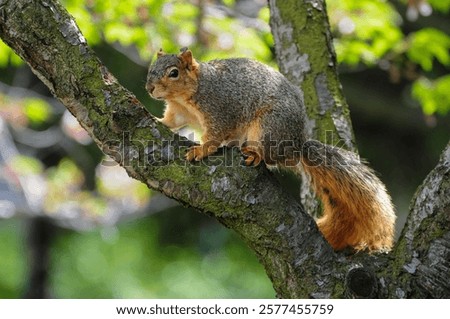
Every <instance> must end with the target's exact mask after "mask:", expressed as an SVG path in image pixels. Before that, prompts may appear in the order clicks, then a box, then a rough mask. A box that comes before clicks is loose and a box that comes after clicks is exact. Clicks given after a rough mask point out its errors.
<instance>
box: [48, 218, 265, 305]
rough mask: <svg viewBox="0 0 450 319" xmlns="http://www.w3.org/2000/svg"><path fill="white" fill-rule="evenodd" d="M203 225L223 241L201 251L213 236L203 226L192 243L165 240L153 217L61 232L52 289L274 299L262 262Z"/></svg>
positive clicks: (76, 294) (65, 293) (66, 293)
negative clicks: (89, 230)
mask: <svg viewBox="0 0 450 319" xmlns="http://www.w3.org/2000/svg"><path fill="white" fill-rule="evenodd" d="M167 213H168V214H171V215H174V214H173V213H171V212H167ZM192 213H194V214H196V213H195V212H191V214H192ZM174 216H175V215H174ZM208 227H209V228H210V231H212V232H214V233H215V235H214V236H213V238H214V240H217V239H218V238H219V239H220V238H221V237H223V238H222V240H221V241H224V242H223V245H221V246H220V247H217V248H216V249H214V248H211V247H210V248H208V249H206V250H205V249H204V250H203V251H199V250H198V248H196V247H195V246H197V247H199V248H201V247H202V245H201V242H202V240H208V241H210V240H212V239H211V237H209V235H211V234H210V233H209V232H208V230H207V229H206V230H205V229H202V231H201V232H199V233H198V236H199V237H200V238H198V239H197V245H194V246H192V243H186V244H185V245H183V244H179V243H173V242H172V243H164V242H161V239H160V235H161V234H160V232H161V230H160V228H159V223H158V218H146V219H143V220H141V221H139V222H133V223H124V224H122V225H121V226H119V229H115V228H110V229H108V228H107V229H103V230H102V231H95V232H88V233H83V234H82V235H81V234H70V235H68V236H64V237H62V238H60V239H59V240H58V241H57V243H56V247H55V249H54V251H55V253H54V254H53V256H52V258H53V263H52V264H53V265H54V268H53V269H52V279H51V280H52V286H53V287H54V291H53V293H54V294H55V295H56V296H58V297H61V298H96V297H98V296H102V298H245V297H249V296H251V297H252V298H273V297H274V292H273V288H272V287H271V284H270V282H269V281H268V280H265V279H264V277H265V273H264V271H263V269H262V268H261V265H260V264H258V262H257V260H256V258H255V257H254V256H249V255H248V253H247V249H246V247H243V245H244V244H242V243H240V242H239V240H238V239H237V238H235V236H234V235H233V236H231V237H230V235H232V234H230V233H228V232H225V231H224V230H222V229H221V228H222V227H221V226H220V225H217V224H214V225H211V226H208ZM171 232H172V233H173V234H175V233H176V232H178V230H176V229H173V230H172V231H171ZM206 236H208V238H206ZM201 237H204V238H203V239H202V238H201Z"/></svg>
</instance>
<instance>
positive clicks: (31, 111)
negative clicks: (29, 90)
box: [24, 98, 51, 124]
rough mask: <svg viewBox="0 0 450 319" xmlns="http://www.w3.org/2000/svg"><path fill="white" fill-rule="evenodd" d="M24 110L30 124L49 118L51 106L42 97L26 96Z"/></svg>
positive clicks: (42, 121)
mask: <svg viewBox="0 0 450 319" xmlns="http://www.w3.org/2000/svg"><path fill="white" fill-rule="evenodd" d="M24 112H25V115H26V116H27V118H28V120H29V121H30V122H31V123H32V124H42V123H44V122H46V121H47V120H48V119H49V117H50V115H51V107H50V105H49V104H48V103H47V102H45V101H44V100H42V99H36V98H28V99H25V100H24Z"/></svg>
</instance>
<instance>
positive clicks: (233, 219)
mask: <svg viewBox="0 0 450 319" xmlns="http://www.w3.org/2000/svg"><path fill="white" fill-rule="evenodd" d="M297 2H301V3H302V5H305V6H306V7H304V8H306V10H300V11H297V12H296V15H298V18H299V19H300V20H305V21H308V19H309V17H310V16H309V14H310V13H311V12H315V11H314V10H318V11H319V12H321V13H320V15H318V16H315V15H313V17H314V20H318V24H319V25H322V24H324V25H325V26H324V28H325V29H324V30H325V31H326V30H328V25H327V24H326V12H325V11H324V10H325V7H324V4H323V3H322V2H321V1H315V0H304V1H297ZM303 2H304V3H303ZM274 3H275V1H272V2H271V4H272V8H273V4H274ZM317 5H322V7H319V8H317ZM320 8H322V9H320ZM319 9H320V10H319ZM293 12H295V11H293ZM279 15H280V17H282V16H283V15H282V11H281V10H280V13H279ZM324 19H325V20H324ZM274 21H275V20H273V21H272V27H273V25H274V23H276V22H274ZM316 23H317V21H316ZM293 30H294V31H293V32H297V31H295V28H294V27H293ZM318 30H319V29H318ZM318 30H316V31H314V30H313V29H312V30H311V34H313V32H322V31H318ZM325 36H326V37H328V36H329V31H328V33H325ZM0 37H1V38H2V39H3V41H5V43H7V44H8V45H9V46H10V47H11V48H13V50H14V51H15V52H16V53H17V54H19V55H20V56H21V57H22V59H23V60H24V61H26V62H27V63H28V64H29V65H30V67H31V69H32V70H33V72H34V73H35V74H36V75H37V76H38V77H39V78H40V79H41V80H42V81H43V82H44V83H45V84H46V85H47V86H48V87H49V89H50V91H51V92H52V94H53V95H54V96H55V97H57V98H58V99H59V100H61V101H62V103H63V104H64V105H65V106H66V107H67V108H68V109H69V110H70V111H71V112H72V114H73V115H74V116H75V117H76V118H77V119H78V121H79V122H80V124H81V125H82V126H83V127H84V128H85V129H86V130H87V131H88V133H89V134H90V135H91V136H92V138H93V139H94V141H95V142H96V143H97V144H98V146H99V147H100V148H101V149H102V150H103V152H104V153H105V154H107V155H109V156H111V157H112V158H114V159H115V160H116V161H117V162H118V163H119V164H120V165H122V166H123V167H124V168H125V170H126V171H127V172H128V174H129V175H130V176H131V177H133V178H135V179H138V180H140V181H142V182H143V183H145V184H147V185H148V186H149V187H151V188H153V189H156V190H158V191H160V192H162V193H164V194H166V195H167V196H169V197H172V198H174V199H176V200H177V201H179V202H181V203H184V204H186V205H190V206H193V207H195V208H197V209H198V210H200V211H202V212H203V213H206V214H208V215H211V216H213V217H215V218H216V219H217V220H219V221H220V222H221V223H222V224H224V225H225V226H226V227H229V228H231V229H233V230H235V231H236V232H237V233H238V234H239V235H240V236H241V238H242V239H243V240H244V241H245V242H246V243H247V244H248V246H249V247H250V248H251V249H252V250H253V251H254V252H255V254H256V255H257V257H258V258H259V260H260V262H261V263H262V265H263V266H264V267H265V269H266V272H267V275H268V276H269V278H270V279H271V280H272V282H273V285H274V288H275V290H276V292H277V295H278V297H283V298H308V297H316V298H317V297H320V298H328V297H400V298H401V297H417V296H434V297H449V296H450V289H449V280H450V279H449V278H450V276H449V267H448V266H449V265H448V260H449V258H448V256H449V248H448V247H449V246H450V245H449V242H450V238H449V237H450V235H449V223H448V215H449V213H448V209H449V208H448V198H449V197H450V196H448V192H449V191H448V188H449V182H448V171H449V169H448V165H449V164H448V163H449V160H448V157H449V155H448V153H449V148H447V150H446V152H445V153H444V157H443V159H442V160H441V162H440V166H439V165H438V167H437V168H436V170H435V171H433V172H432V173H431V174H435V175H436V177H435V178H431V180H430V181H429V182H428V183H427V181H426V182H425V183H426V184H424V185H425V186H424V187H425V188H424V189H426V191H425V195H423V196H420V195H419V196H418V197H417V200H416V204H415V206H414V207H415V208H413V209H412V212H411V216H410V218H409V222H408V225H407V227H406V230H405V231H404V232H403V235H402V237H401V239H400V241H399V244H398V245H397V246H396V247H395V249H394V250H393V252H392V253H391V254H389V255H377V256H374V255H372V256H368V255H365V254H358V255H353V256H346V255H345V254H344V253H335V252H333V251H332V249H331V247H330V246H329V245H328V244H327V243H326V241H325V240H324V239H323V237H322V235H321V234H320V233H319V231H318V229H317V227H316V224H315V222H314V220H313V219H312V218H311V217H310V216H309V215H308V214H307V213H306V212H305V210H304V208H303V206H302V205H301V204H299V203H298V202H297V201H296V200H295V199H294V198H292V197H291V196H289V195H288V194H287V193H286V192H285V191H284V190H283V189H282V188H281V187H280V185H279V184H278V182H277V181H276V179H275V178H274V177H273V176H272V174H271V173H270V172H269V171H268V170H267V169H266V168H265V167H263V166H260V167H257V168H248V167H243V166H241V165H240V161H241V157H240V154H239V152H238V150H236V149H224V150H222V153H220V154H218V155H216V156H210V157H209V158H208V159H206V160H205V161H203V162H201V163H197V164H191V163H187V162H185V161H184V159H183V156H182V155H183V154H184V151H185V150H186V148H187V147H188V146H189V145H191V142H189V141H187V140H186V139H184V138H181V137H179V136H177V135H174V134H173V133H172V132H170V131H169V130H168V129H167V128H166V127H164V126H162V125H161V124H159V123H157V122H156V121H155V119H154V118H153V117H152V116H151V115H150V114H148V113H147V112H146V111H145V109H144V108H143V106H142V105H141V104H140V103H139V101H138V100H137V99H136V98H135V97H134V95H133V94H131V93H130V92H129V91H127V90H126V89H125V88H123V87H122V86H121V85H120V84H119V83H118V82H117V80H116V79H115V78H114V76H113V75H112V74H111V73H109V72H108V70H107V69H106V68H105V67H104V66H103V65H102V64H101V62H100V61H99V60H98V58H97V57H96V56H95V54H94V53H93V51H92V50H91V49H90V48H89V46H88V45H87V43H86V40H85V39H84V37H83V35H82V34H81V32H80V31H79V29H78V27H77V26H76V23H75V21H74V19H73V18H72V17H71V16H70V15H69V14H68V13H67V12H66V10H65V9H64V8H63V7H62V6H61V5H60V4H59V3H58V2H57V1H56V0H45V1H39V0H0ZM292 40H293V39H292ZM284 41H286V42H285V45H286V47H287V48H289V43H288V42H289V41H290V39H289V38H287V39H285V40H284ZM327 43H329V42H327V41H322V45H323V46H325V47H324V48H323V51H322V52H328V53H329V54H328V55H327V59H329V57H331V60H333V61H334V59H333V53H332V49H331V48H330V47H329V46H328V45H327ZM278 50H279V49H277V51H278ZM297 50H299V51H298V52H301V50H300V49H297ZM305 52H306V51H305ZM296 54H297V53H295V52H294V53H293V56H292V57H293V58H295V56H296ZM305 54H306V53H302V56H304V55H305ZM316 54H320V53H317V52H309V53H307V55H308V56H306V57H304V59H311V58H313V57H314V59H315V60H316V59H317V57H315V55H316ZM285 60H286V61H288V60H289V56H287V57H286V58H285ZM302 63H304V62H302ZM333 63H335V62H333ZM305 65H306V64H305ZM310 65H315V64H314V63H312V62H310ZM318 65H319V66H318V67H317V69H315V70H317V71H315V72H318V73H317V74H318V75H317V76H316V77H315V78H314V77H313V78H311V79H307V76H305V79H306V80H304V82H305V83H309V84H308V85H309V86H313V87H315V88H316V91H317V93H316V99H317V100H316V102H317V101H319V104H320V107H324V106H325V108H326V111H325V112H324V113H323V114H325V115H326V114H328V113H327V110H328V109H329V110H331V113H330V114H333V112H334V111H333V110H336V112H338V113H339V112H341V113H342V116H343V118H344V119H345V117H346V115H345V112H346V111H344V110H345V107H344V105H345V104H344V102H343V101H344V100H343V97H342V92H340V91H339V90H338V91H335V90H336V88H337V87H339V83H338V81H337V76H336V75H332V73H333V72H334V73H335V69H334V66H333V69H332V70H331V71H330V70H328V71H326V72H325V71H323V72H325V73H323V72H321V71H320V67H322V68H328V66H327V65H326V64H325V65H324V64H318ZM314 68H315V67H312V69H314ZM282 70H283V69H282ZM303 72H304V71H301V72H300V73H303ZM330 72H331V73H330ZM321 74H324V75H321ZM330 74H331V75H330ZM300 76H301V74H300ZM333 77H335V78H334V79H333ZM329 81H334V82H333V83H332V84H330V83H331V82H329ZM302 83H303V82H302ZM302 83H300V84H299V83H297V84H299V85H300V87H301V88H303V86H302V85H306V84H302ZM339 92H340V93H339ZM303 94H304V99H305V102H306V101H308V99H309V98H310V94H314V92H313V91H311V90H303ZM330 96H331V97H332V99H333V101H335V102H333V104H329V102H326V101H327V100H328V98H329V97H330ZM314 103H315V102H314V99H313V100H312V102H306V104H307V105H313V104H314ZM323 103H325V104H323ZM341 107H343V108H342V110H340V111H339V109H340V108H341ZM327 108H328V109H327ZM321 114H322V113H321ZM330 116H332V115H330ZM343 118H340V120H339V121H340V122H339V121H338V122H339V123H341V124H342V123H344V124H342V125H343V126H345V128H343V131H342V130H340V129H339V128H338V130H337V131H338V132H341V131H342V132H344V131H345V133H344V136H346V137H349V136H352V134H351V133H349V132H351V129H350V126H349V125H350V124H349V121H348V118H347V120H345V121H344V120H342V119H343ZM333 126H335V125H333ZM339 134H340V133H339ZM350 140H351V139H350ZM438 176H441V183H440V184H439V186H436V184H435V181H436V180H437V179H438ZM427 180H428V179H427ZM433 185H434V186H433ZM430 192H432V193H433V194H436V197H427V194H430ZM437 195H439V196H444V197H442V198H441V197H438V196H437ZM445 195H447V197H445ZM431 202H432V203H431ZM423 207H426V208H427V209H431V208H432V211H433V212H429V213H426V212H425V211H424V209H425V208H423ZM416 208H417V209H416ZM424 214H425V215H426V216H425V217H427V216H428V218H421V216H423V215H424ZM419 239H420V243H419V242H418V240H419ZM422 240H424V242H422ZM419 248H420V249H419ZM430 254H431V255H430ZM438 257H439V258H442V259H445V260H447V263H445V262H443V263H441V264H442V265H443V267H444V268H439V267H440V266H439V267H436V265H435V259H434V258H438ZM441 264H439V265H441Z"/></svg>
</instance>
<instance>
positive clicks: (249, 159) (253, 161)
mask: <svg viewBox="0 0 450 319" xmlns="http://www.w3.org/2000/svg"><path fill="white" fill-rule="evenodd" d="M241 152H242V155H244V157H245V160H244V164H245V165H246V166H258V165H259V163H261V155H260V154H259V153H258V152H257V151H256V150H255V149H253V148H251V147H242V148H241Z"/></svg>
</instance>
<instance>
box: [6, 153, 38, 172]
mask: <svg viewBox="0 0 450 319" xmlns="http://www.w3.org/2000/svg"><path fill="white" fill-rule="evenodd" d="M10 166H11V168H12V169H13V170H14V171H15V172H16V173H17V174H18V175H22V176H26V175H35V174H40V173H42V171H43V166H42V163H41V162H40V161H39V160H37V159H36V158H34V157H28V156H23V155H17V156H15V157H14V158H13V159H12V160H11V163H10Z"/></svg>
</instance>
